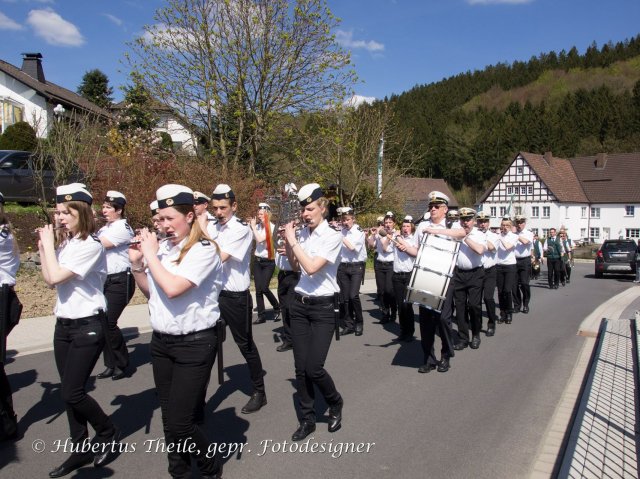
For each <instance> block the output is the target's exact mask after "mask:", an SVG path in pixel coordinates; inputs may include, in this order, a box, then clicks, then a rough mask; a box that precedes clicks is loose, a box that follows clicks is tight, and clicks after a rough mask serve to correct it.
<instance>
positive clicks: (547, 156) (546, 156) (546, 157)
mask: <svg viewBox="0 0 640 479" xmlns="http://www.w3.org/2000/svg"><path fill="white" fill-rule="evenodd" d="M551 158H553V153H551V152H550V151H545V152H544V161H546V162H547V165H551Z"/></svg>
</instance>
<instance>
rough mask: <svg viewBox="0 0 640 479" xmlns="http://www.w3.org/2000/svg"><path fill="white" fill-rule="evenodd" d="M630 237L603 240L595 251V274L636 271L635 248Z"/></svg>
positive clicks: (634, 243)
mask: <svg viewBox="0 0 640 479" xmlns="http://www.w3.org/2000/svg"><path fill="white" fill-rule="evenodd" d="M637 249H638V246H637V245H636V242H635V241H633V240H632V239H617V240H605V241H604V243H602V246H600V248H599V249H598V251H597V253H596V263H595V275H596V278H602V275H603V274H605V273H629V274H635V273H636V250H637Z"/></svg>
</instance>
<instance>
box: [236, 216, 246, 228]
mask: <svg viewBox="0 0 640 479" xmlns="http://www.w3.org/2000/svg"><path fill="white" fill-rule="evenodd" d="M236 220H238V223H240V224H241V225H244V226H248V225H249V224H248V223H247V222H246V221H245V220H241V219H240V218H236Z"/></svg>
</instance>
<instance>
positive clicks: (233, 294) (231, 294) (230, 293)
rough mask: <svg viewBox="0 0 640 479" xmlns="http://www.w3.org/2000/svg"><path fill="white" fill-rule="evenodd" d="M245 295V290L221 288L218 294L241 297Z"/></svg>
mask: <svg viewBox="0 0 640 479" xmlns="http://www.w3.org/2000/svg"><path fill="white" fill-rule="evenodd" d="M246 295H247V291H246V290H245V291H227V290H226V289H223V290H222V291H220V296H222V297H227V298H243V297H245V296H246Z"/></svg>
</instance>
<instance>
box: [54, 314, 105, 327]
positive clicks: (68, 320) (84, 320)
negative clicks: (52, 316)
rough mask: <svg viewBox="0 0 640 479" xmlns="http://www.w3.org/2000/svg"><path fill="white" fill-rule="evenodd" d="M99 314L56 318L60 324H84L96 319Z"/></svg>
mask: <svg viewBox="0 0 640 479" xmlns="http://www.w3.org/2000/svg"><path fill="white" fill-rule="evenodd" d="M99 316H100V315H98V314H94V315H93V316H85V317H84V318H57V320H58V323H60V324H61V325H62V326H84V325H87V324H90V323H91V321H97V320H98V319H99Z"/></svg>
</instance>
